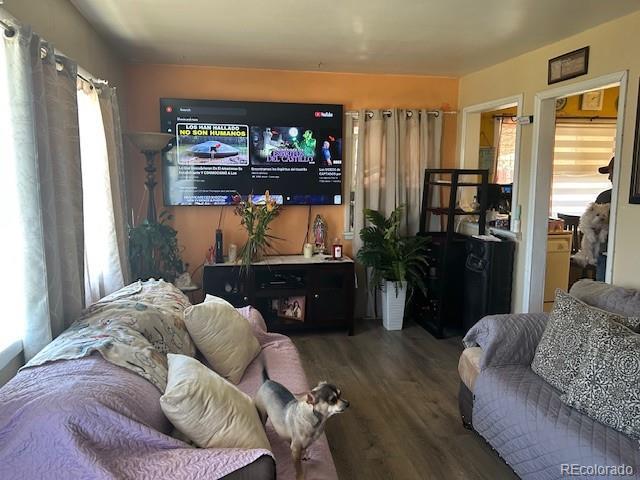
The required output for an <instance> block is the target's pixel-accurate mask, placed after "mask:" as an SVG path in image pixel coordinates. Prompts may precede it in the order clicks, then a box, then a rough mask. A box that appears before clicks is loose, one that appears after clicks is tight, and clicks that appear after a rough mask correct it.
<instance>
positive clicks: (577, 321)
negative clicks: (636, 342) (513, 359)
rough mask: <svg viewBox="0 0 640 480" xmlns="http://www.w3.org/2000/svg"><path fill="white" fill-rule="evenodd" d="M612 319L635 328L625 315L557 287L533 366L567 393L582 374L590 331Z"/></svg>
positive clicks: (549, 381) (539, 373) (532, 367)
mask: <svg viewBox="0 0 640 480" xmlns="http://www.w3.org/2000/svg"><path fill="white" fill-rule="evenodd" d="M610 321H613V322H617V323H620V324H623V325H626V326H629V327H631V328H633V326H634V323H635V322H633V321H631V322H630V321H629V320H628V319H627V318H626V317H623V316H621V315H616V314H615V313H609V312H605V311H604V310H600V309H598V308H595V307H591V306H589V305H587V304H586V303H584V302H581V301H580V300H578V299H577V298H574V297H572V296H571V295H569V294H568V293H565V292H563V291H561V290H557V291H556V299H555V304H554V306H553V310H551V313H550V315H549V321H548V322H547V327H546V328H545V330H544V333H543V334H542V339H541V340H540V343H539V344H538V347H537V348H536V354H535V356H534V357H533V362H532V363H531V369H532V370H533V371H534V372H535V373H537V374H538V375H540V376H541V377H542V378H544V379H545V380H546V381H547V382H548V383H550V384H551V385H553V386H554V387H556V388H557V389H558V390H560V391H561V392H563V393H565V392H567V391H568V389H569V386H570V385H571V382H573V380H574V379H575V378H576V376H577V375H578V368H579V366H580V363H581V361H582V357H583V354H584V351H585V346H586V344H587V338H588V336H589V333H590V332H591V331H592V330H593V329H594V328H598V327H603V326H605V325H607V324H608V322H610Z"/></svg>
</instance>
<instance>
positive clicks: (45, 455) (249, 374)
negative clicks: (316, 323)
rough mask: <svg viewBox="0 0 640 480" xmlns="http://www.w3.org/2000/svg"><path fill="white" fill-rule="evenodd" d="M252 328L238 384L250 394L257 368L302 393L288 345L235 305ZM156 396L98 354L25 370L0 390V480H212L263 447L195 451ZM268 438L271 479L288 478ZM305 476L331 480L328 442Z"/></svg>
mask: <svg viewBox="0 0 640 480" xmlns="http://www.w3.org/2000/svg"><path fill="white" fill-rule="evenodd" d="M240 312H241V313H242V314H243V315H244V316H245V317H247V319H248V320H249V321H250V323H251V324H252V325H253V326H254V333H255V334H256V337H257V338H258V341H259V342H260V344H261V346H262V352H261V353H260V355H258V357H257V358H256V359H255V360H254V361H253V362H252V363H251V364H250V365H249V367H248V368H247V371H246V372H245V375H244V377H243V378H242V381H241V382H240V384H239V385H238V387H239V388H240V389H241V390H243V391H244V392H245V393H247V394H249V395H251V396H253V395H254V394H255V392H256V390H257V388H258V387H259V385H260V383H261V369H262V363H263V362H264V363H266V365H267V367H268V369H269V374H270V376H271V377H272V378H273V379H274V380H277V381H279V382H281V383H283V384H284V385H285V386H287V387H288V388H289V389H291V390H292V391H293V392H296V393H299V392H302V391H304V390H306V389H307V381H306V378H305V375H304V370H303V369H302V365H301V363H300V357H299V355H298V352H297V350H296V348H295V346H294V345H293V343H292V342H291V340H290V339H288V338H287V337H285V336H283V335H278V334H274V333H266V332H264V331H262V325H263V324H264V321H263V320H262V317H261V316H260V314H259V313H258V312H257V311H256V310H254V309H252V308H250V307H248V308H244V309H240ZM160 395H161V393H160V391H159V390H158V389H157V388H156V387H155V386H154V385H153V384H152V383H150V382H149V381H147V380H145V379H144V378H142V377H141V376H139V375H137V374H135V373H133V372H132V371H131V370H127V369H124V368H122V367H119V366H117V365H114V364H112V363H109V362H108V361H106V360H104V359H103V358H102V356H100V354H98V353H95V354H93V355H91V356H88V357H84V358H80V359H76V360H63V361H57V362H51V363H46V364H44V365H41V366H36V367H33V368H27V369H24V370H22V371H21V372H19V373H18V375H16V377H14V378H13V379H12V380H11V381H10V382H9V383H7V384H6V385H5V386H4V387H2V388H1V389H0V479H3V480H4V479H7V480H8V479H27V478H28V479H35V478H55V479H59V478H92V479H93V478H96V479H107V478H108V479H127V478H136V479H144V478H149V479H162V478H167V479H204V478H206V479H216V478H220V477H223V476H225V475H227V474H229V473H231V472H233V471H235V470H237V469H239V468H242V467H244V466H246V465H248V464H250V463H252V462H253V461H255V460H256V459H258V458H259V457H261V456H263V455H271V452H268V451H267V450H243V449H222V448H220V449H215V448H210V449H200V448H194V447H191V446H190V445H188V444H186V443H184V442H182V441H180V440H177V439H175V438H172V437H171V436H170V433H171V431H172V429H173V427H172V426H171V424H170V423H169V422H168V420H167V419H166V417H165V416H164V414H163V413H162V410H161V409H160V402H159V398H160ZM266 431H267V437H268V438H269V442H270V443H271V447H272V450H273V455H274V456H275V458H276V469H277V475H278V479H279V480H282V479H285V480H287V479H293V478H294V477H295V473H294V468H293V463H292V461H291V456H290V451H289V448H288V445H287V443H286V442H285V441H283V440H281V439H280V438H278V436H277V434H276V433H275V431H274V430H273V427H272V426H271V424H270V423H267V426H266ZM307 454H308V457H309V459H308V460H307V461H305V462H304V468H305V471H306V474H307V479H310V480H311V479H316V480H333V479H336V478H337V475H336V471H335V466H334V464H333V460H332V458H331V453H330V451H329V446H328V444H327V440H326V437H325V436H324V435H322V436H321V437H320V438H319V439H318V441H316V443H314V444H313V445H312V447H311V448H310V449H309V450H308V452H307Z"/></svg>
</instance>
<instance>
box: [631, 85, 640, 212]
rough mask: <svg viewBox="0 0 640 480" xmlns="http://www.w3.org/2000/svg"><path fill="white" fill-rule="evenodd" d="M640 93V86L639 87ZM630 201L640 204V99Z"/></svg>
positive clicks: (637, 111) (639, 102)
mask: <svg viewBox="0 0 640 480" xmlns="http://www.w3.org/2000/svg"><path fill="white" fill-rule="evenodd" d="M638 92H639V93H640V86H639V87H638ZM629 203H636V204H640V101H638V106H637V110H636V137H635V140H634V143H633V165H632V167H631V189H630V191H629Z"/></svg>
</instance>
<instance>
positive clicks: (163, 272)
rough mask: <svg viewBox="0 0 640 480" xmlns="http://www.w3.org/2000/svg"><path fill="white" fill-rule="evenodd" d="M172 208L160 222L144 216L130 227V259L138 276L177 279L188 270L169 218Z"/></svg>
mask: <svg viewBox="0 0 640 480" xmlns="http://www.w3.org/2000/svg"><path fill="white" fill-rule="evenodd" d="M171 218H172V216H171V215H170V214H169V213H168V212H166V211H165V212H162V213H161V214H160V221H159V222H152V221H149V220H144V221H143V222H142V223H141V224H139V225H137V226H135V227H131V228H129V263H130V264H131V274H132V275H133V278H135V279H142V280H147V279H149V278H163V279H165V280H166V281H168V282H173V281H174V280H175V278H176V277H177V276H178V275H179V274H180V273H182V272H183V271H184V265H183V264H182V258H181V257H180V249H179V247H178V239H177V234H178V232H176V231H175V230H174V229H173V228H172V227H171V226H170V225H168V224H167V221H169V220H171Z"/></svg>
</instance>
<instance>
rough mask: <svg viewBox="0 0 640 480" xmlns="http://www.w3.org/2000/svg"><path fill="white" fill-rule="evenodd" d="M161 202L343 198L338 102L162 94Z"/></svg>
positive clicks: (314, 201) (284, 201) (320, 201)
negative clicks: (164, 135) (265, 197)
mask: <svg viewBox="0 0 640 480" xmlns="http://www.w3.org/2000/svg"><path fill="white" fill-rule="evenodd" d="M160 121H161V124H162V125H161V131H163V132H167V133H170V134H172V135H174V139H173V140H172V141H171V142H170V143H169V146H168V148H167V149H166V151H165V152H164V154H163V158H162V174H163V182H164V203H165V205H228V204H230V203H232V197H233V195H234V194H235V193H236V192H237V193H239V194H240V195H242V196H243V198H244V197H246V196H248V195H254V196H256V197H258V198H259V197H260V196H261V195H264V192H265V190H269V191H270V193H271V195H273V196H275V198H276V199H277V201H278V202H279V203H282V204H293V205H296V204H297V205H340V204H342V138H343V137H342V105H321V104H302V103H267V102H236V101H222V100H185V99H176V98H161V99H160Z"/></svg>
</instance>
